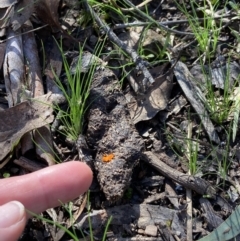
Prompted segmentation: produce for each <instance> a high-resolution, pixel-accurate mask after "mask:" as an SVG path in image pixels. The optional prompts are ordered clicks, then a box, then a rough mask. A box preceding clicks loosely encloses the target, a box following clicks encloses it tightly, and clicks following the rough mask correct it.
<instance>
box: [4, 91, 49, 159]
mask: <svg viewBox="0 0 240 241" xmlns="http://www.w3.org/2000/svg"><path fill="white" fill-rule="evenodd" d="M51 104H52V100H51V94H47V95H43V96H40V97H38V98H35V99H31V100H28V101H24V102H22V103H20V104H18V105H16V106H13V107H11V108H9V109H6V110H3V111H0V150H1V152H0V160H3V158H4V157H5V156H7V155H8V154H9V153H10V152H11V151H12V150H13V148H14V146H16V145H17V144H18V142H19V141H20V139H21V137H22V136H23V135H24V134H25V133H27V132H29V131H31V130H33V129H36V128H39V127H41V126H44V125H46V124H49V123H51V122H52V121H53V118H54V116H53V114H52V112H53V109H52V107H51Z"/></svg>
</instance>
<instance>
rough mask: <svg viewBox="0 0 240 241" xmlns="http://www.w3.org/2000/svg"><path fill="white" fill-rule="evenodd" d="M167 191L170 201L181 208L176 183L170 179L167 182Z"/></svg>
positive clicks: (177, 207)
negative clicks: (175, 187)
mask: <svg viewBox="0 0 240 241" xmlns="http://www.w3.org/2000/svg"><path fill="white" fill-rule="evenodd" d="M165 193H166V195H167V198H168V199H169V201H170V202H171V203H172V205H173V206H174V207H175V208H176V209H179V202H178V198H177V194H176V192H175V190H174V185H173V183H172V182H171V181H170V180H166V183H165Z"/></svg>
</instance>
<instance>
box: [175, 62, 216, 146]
mask: <svg viewBox="0 0 240 241" xmlns="http://www.w3.org/2000/svg"><path fill="white" fill-rule="evenodd" d="M174 74H175V76H176V78H177V82H178V84H179V85H180V87H181V88H182V90H183V92H184V94H185V96H186V97H187V99H188V100H189V102H190V104H191V105H192V107H193V108H194V109H195V111H196V112H197V114H198V115H199V117H200V119H201V121H202V124H203V126H204V128H205V130H206V132H207V134H208V136H209V139H210V140H211V141H214V142H215V143H220V139H219V137H218V134H217V132H216V130H215V128H214V126H213V123H212V121H211V120H210V117H209V115H208V113H207V111H206V110H205V107H204V104H203V103H202V100H203V99H204V95H203V93H202V92H201V90H200V89H199V88H198V86H197V85H196V83H195V81H194V78H193V76H192V74H191V73H190V71H189V70H188V68H187V66H186V65H185V64H184V63H182V62H181V61H178V62H177V63H176V64H175V66H174Z"/></svg>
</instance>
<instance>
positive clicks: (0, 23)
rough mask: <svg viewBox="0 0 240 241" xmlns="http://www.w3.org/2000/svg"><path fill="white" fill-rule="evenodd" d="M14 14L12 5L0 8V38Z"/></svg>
mask: <svg viewBox="0 0 240 241" xmlns="http://www.w3.org/2000/svg"><path fill="white" fill-rule="evenodd" d="M13 14H14V7H13V5H11V6H9V7H7V8H0V37H2V36H4V35H5V34H6V27H7V26H8V23H9V19H10V18H11V17H12V16H13Z"/></svg>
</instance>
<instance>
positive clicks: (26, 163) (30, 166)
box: [13, 156, 46, 172]
mask: <svg viewBox="0 0 240 241" xmlns="http://www.w3.org/2000/svg"><path fill="white" fill-rule="evenodd" d="M13 162H14V163H15V164H17V165H18V166H20V167H22V168H24V169H26V170H28V171H29V172H35V171H38V170H41V169H42V168H44V167H46V166H44V165H42V164H40V163H36V162H35V161H32V160H30V159H28V158H26V157H23V156H21V157H20V158H19V159H15V160H14V161H13Z"/></svg>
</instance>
